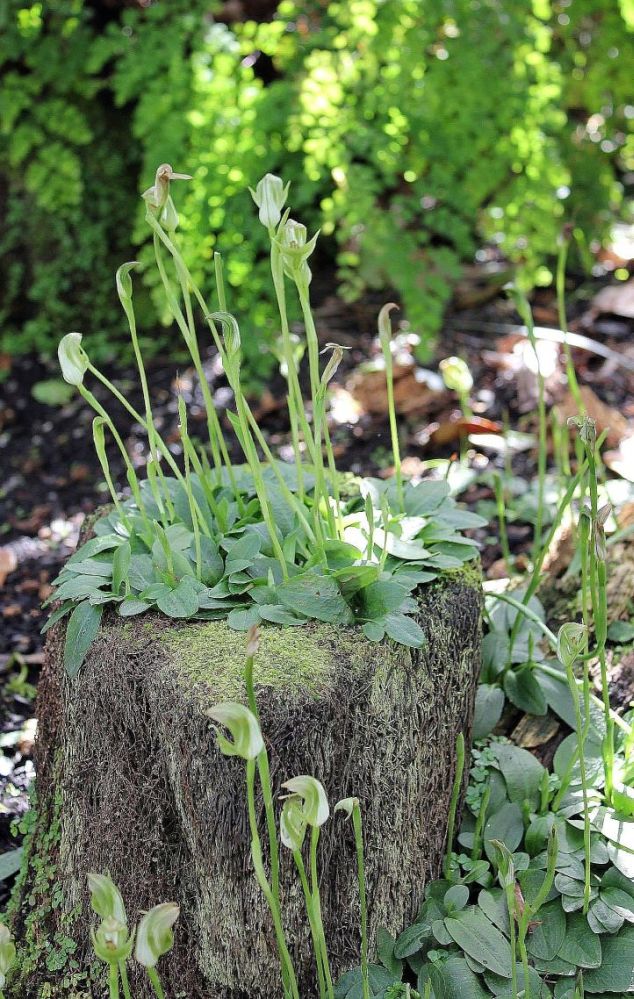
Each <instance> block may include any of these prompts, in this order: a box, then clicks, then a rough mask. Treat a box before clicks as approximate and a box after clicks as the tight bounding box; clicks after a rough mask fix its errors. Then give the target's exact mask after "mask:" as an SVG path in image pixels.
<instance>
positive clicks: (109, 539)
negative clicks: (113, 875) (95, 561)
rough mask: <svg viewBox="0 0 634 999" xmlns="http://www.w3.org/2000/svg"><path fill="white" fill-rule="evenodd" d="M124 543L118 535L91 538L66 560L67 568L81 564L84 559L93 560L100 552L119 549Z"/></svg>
mask: <svg viewBox="0 0 634 999" xmlns="http://www.w3.org/2000/svg"><path fill="white" fill-rule="evenodd" d="M122 542H123V538H122V537H120V535H118V534H102V535H101V536H100V537H98V538H91V539H90V541H87V542H86V544H85V545H81V547H80V548H78V549H77V551H76V552H74V553H73V554H72V555H71V557H70V558H69V559H67V560H66V568H68V567H69V566H74V565H75V563H76V562H81V561H82V560H83V559H86V558H92V557H93V555H99V553H100V552H105V551H108V550H109V549H111V548H118V547H119V545H120V544H122Z"/></svg>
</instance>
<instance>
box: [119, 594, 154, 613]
mask: <svg viewBox="0 0 634 999" xmlns="http://www.w3.org/2000/svg"><path fill="white" fill-rule="evenodd" d="M151 606H152V604H149V603H147V601H145V600H139V598H138V597H126V598H125V600H122V601H121V603H120V604H119V607H118V608H117V611H118V613H119V615H120V616H121V617H134V616H135V615H136V614H143V613H145V611H146V610H149V609H150V607H151Z"/></svg>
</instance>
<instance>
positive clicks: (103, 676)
mask: <svg viewBox="0 0 634 999" xmlns="http://www.w3.org/2000/svg"><path fill="white" fill-rule="evenodd" d="M419 603H420V616H419V620H420V623H421V624H422V626H423V628H424V630H425V632H426V634H427V637H428V641H427V644H426V646H425V648H424V649H423V650H422V651H420V652H413V651H410V650H408V649H405V648H404V647H403V646H397V645H394V644H393V643H389V642H383V643H381V644H379V645H376V644H372V643H370V642H368V641H366V640H365V639H364V637H363V635H362V633H361V632H360V631H359V630H357V629H339V630H337V629H335V628H333V627H331V626H328V625H321V624H312V625H306V626H305V627H300V628H277V627H274V626H269V627H266V628H264V629H263V636H262V642H261V646H260V652H259V654H258V657H257V660H256V669H255V681H256V685H257V694H258V701H259V705H260V711H261V716H262V730H263V733H264V736H265V739H266V742H267V747H268V751H269V755H270V759H271V770H272V780H273V787H274V793H275V794H276V795H277V794H278V793H279V791H280V785H281V782H282V781H283V780H285V779H288V778H289V777H292V776H295V775H297V774H312V775H314V776H316V777H318V778H319V779H320V780H321V781H322V783H323V784H324V786H325V788H326V790H327V793H328V796H329V799H330V802H331V805H334V803H335V802H336V801H337V800H339V799H340V798H344V797H347V796H350V795H356V796H357V797H358V798H359V799H360V801H361V807H362V810H363V821H364V836H365V853H366V866H367V885H368V901H369V925H370V939H371V940H373V939H374V937H375V933H376V929H377V927H378V926H381V925H382V926H385V927H387V928H388V929H389V930H391V931H392V932H394V933H398V932H399V931H400V930H401V929H402V928H403V926H404V925H406V924H407V923H408V921H410V920H411V919H412V918H413V917H414V916H415V915H416V912H417V909H418V907H419V905H420V903H421V900H422V895H423V888H424V885H425V882H426V880H428V879H429V878H430V877H434V876H436V875H437V874H438V872H439V868H440V865H441V861H442V856H443V850H444V846H445V836H446V825H447V815H448V810H449V801H450V795H451V789H452V782H453V779H454V771H455V745H456V737H457V735H458V733H459V732H464V733H465V737H466V738H467V742H468V739H469V736H470V727H471V717H472V709H473V701H474V694H475V686H476V680H477V674H478V669H479V663H480V612H481V588H480V582H479V576H478V573H477V570H475V569H474V568H473V567H470V568H469V567H467V568H465V569H463V570H461V571H459V572H456V573H447V574H446V575H445V576H444V577H443V578H442V579H441V580H440V581H439V582H437V583H435V584H433V585H430V586H427V587H425V588H424V589H423V590H422V591H421V593H420V595H419ZM62 641H63V625H59V626H56V627H55V628H54V629H52V631H51V634H50V638H49V642H48V647H47V648H48V657H47V665H46V668H45V670H44V676H43V679H42V683H41V687H40V694H39V711H38V715H39V719H40V730H39V735H38V741H37V758H36V763H37V771H38V775H37V784H36V788H37V805H36V811H35V816H36V817H35V821H34V827H33V829H32V832H31V834H30V836H29V838H28V842H27V850H26V857H25V864H24V869H23V872H22V875H21V878H20V880H19V883H18V892H17V897H16V900H15V908H16V911H17V907H18V906H19V907H20V909H19V911H17V914H16V915H15V917H14V921H15V928H16V931H17V935H18V938H19V947H20V972H19V975H18V979H17V980H16V981H15V982H14V984H13V986H12V987H10V988H9V990H8V992H7V996H8V997H12V999H23V997H29V999H30V997H34V999H35V997H40V996H49V995H50V996H64V995H68V996H75V997H80V996H88V995H89V996H92V997H95V996H101V995H103V994H104V987H103V981H104V973H103V967H95V966H94V965H93V966H92V967H91V962H93V957H92V951H91V946H90V940H89V935H88V931H89V928H90V926H91V925H92V924H94V922H95V921H96V917H94V916H93V914H92V913H91V911H90V909H89V905H88V897H87V891H86V875H87V873H88V872H89V871H98V872H105V871H108V872H109V873H110V875H111V876H112V878H113V879H114V881H115V882H116V883H117V884H118V885H119V887H120V889H121V892H122V894H123V897H124V900H125V902H126V905H127V909H128V918H129V920H130V923H133V922H134V921H135V920H136V919H137V918H138V913H139V910H142V909H146V908H149V907H151V906H152V905H154V904H156V903H158V902H162V901H176V902H178V903H179V904H180V906H181V917H180V919H179V922H178V923H177V926H176V945H175V948H174V950H173V952H172V954H171V955H169V956H168V957H165V958H163V959H162V960H161V962H160V964H159V969H160V971H161V974H162V977H163V981H164V984H165V987H166V994H167V996H168V997H169V999H176V997H178V996H186V997H187V999H203V996H204V997H210V996H212V997H217V999H247V997H248V999H271V997H274V996H280V995H281V987H280V979H279V966H278V961H277V956H276V950H275V942H274V937H273V933H272V928H271V921H270V919H269V915H268V911H267V909H266V907H265V904H264V902H263V899H262V897H261V895H260V892H259V889H258V887H257V885H256V883H255V879H254V876H253V872H252V867H251V862H250V857H249V835H248V823H247V815H246V804H245V779H244V764H243V762H242V761H241V760H237V759H228V758H225V757H223V756H222V755H221V754H220V752H219V751H218V749H217V748H216V745H215V738H214V735H213V732H212V729H211V726H210V722H209V720H208V718H207V717H206V715H205V714H204V710H205V708H207V707H209V706H211V705H212V704H214V703H217V702H218V701H222V700H243V699H244V683H243V676H242V669H243V660H244V645H245V641H244V636H243V635H240V634H237V633H236V632H234V631H231V630H230V629H229V628H228V627H227V626H226V624H225V623H224V622H210V623H201V624H191V623H190V624H174V622H169V621H167V620H165V619H163V618H159V617H156V616H155V617H151V618H148V617H146V618H143V619H135V620H133V621H131V620H128V621H122V620H121V619H120V618H117V617H115V616H114V615H111V616H109V617H108V618H107V619H106V622H105V624H104V626H103V627H102V630H101V632H100V634H99V636H98V638H97V641H96V643H95V644H94V646H93V648H92V650H91V652H90V654H89V656H88V658H87V660H86V662H85V664H84V666H83V667H82V669H81V670H80V672H79V675H78V676H77V677H76V678H75V679H74V680H69V679H68V678H67V677H66V676H65V675H64V672H63V666H62V664H61V647H62ZM260 811H262V810H261V809H260ZM261 818H262V815H261ZM261 829H262V832H263V842H265V841H266V834H265V829H264V823H263V822H262V824H261ZM282 849H283V848H282ZM283 853H284V854H287V851H285V850H283ZM319 859H320V871H321V892H322V905H323V910H324V923H325V928H326V937H327V940H328V943H329V949H330V955H331V960H332V965H333V971H334V973H335V974H336V975H339V974H340V973H341V972H343V971H345V970H347V969H349V968H350V967H352V966H355V965H356V964H358V963H359V953H360V945H359V901H358V890H357V883H356V863H355V853H354V842H353V838H352V830H351V824H350V823H347V822H345V820H344V818H343V817H342V816H341V815H339V814H338V815H336V816H333V817H331V819H330V820H329V822H328V823H327V825H326V826H325V827H324V828H323V830H322V837H321V840H320V853H319ZM282 893H283V909H284V914H285V920H286V925H287V931H288V938H289V941H290V947H291V951H292V953H293V956H294V958H295V962H296V967H297V969H298V977H299V979H300V992H301V995H302V997H308V996H311V995H314V994H315V990H314V984H313V983H314V968H313V964H312V958H311V947H310V939H309V933H308V926H307V921H306V918H305V913H304V909H303V903H302V898H301V892H300V889H299V885H298V882H297V878H296V876H295V874H294V870H293V865H292V860H291V858H290V856H288V855H286V856H283V864H282ZM132 979H133V994H134V995H135V996H136V997H138V999H140V997H144V999H145V997H149V996H150V995H151V993H150V991H149V989H148V987H147V984H146V980H145V979H144V978H143V977H142V976H141V975H137V973H136V971H134V970H133V971H132ZM45 983H50V987H48V991H47V985H46V984H45ZM64 983H66V984H64ZM42 988H43V989H44V990H43V991H40V990H42Z"/></svg>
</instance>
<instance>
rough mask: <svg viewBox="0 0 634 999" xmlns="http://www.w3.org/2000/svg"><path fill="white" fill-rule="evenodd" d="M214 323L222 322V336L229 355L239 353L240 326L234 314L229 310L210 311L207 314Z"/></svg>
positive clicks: (233, 355)
mask: <svg viewBox="0 0 634 999" xmlns="http://www.w3.org/2000/svg"><path fill="white" fill-rule="evenodd" d="M209 318H210V319H212V320H213V321H214V322H216V323H222V328H223V333H222V335H223V338H224V341H225V347H226V350H227V354H228V355H229V357H235V356H236V355H237V354H239V353H240V344H241V338H240V327H239V326H238V321H237V319H236V317H235V316H232V315H231V313H230V312H212V313H211V315H210V316H209Z"/></svg>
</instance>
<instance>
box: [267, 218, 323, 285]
mask: <svg viewBox="0 0 634 999" xmlns="http://www.w3.org/2000/svg"><path fill="white" fill-rule="evenodd" d="M318 236H319V231H317V232H316V233H315V235H314V236H313V237H312V239H309V240H308V241H307V240H306V237H307V231H306V226H305V225H302V223H301V222H296V221H295V219H287V220H286V222H283V223H282V225H281V226H280V228H279V231H278V238H277V244H278V246H279V249H280V253H281V255H282V264H283V265H284V271H285V273H286V275H287V277H289V278H291V279H292V280H298V279H302V280H303V281H305V282H306V284H310V280H311V277H312V275H311V272H310V267H309V266H308V263H307V259H308V257H310V255H311V253H312V252H313V250H314V249H315V244H316V243H317V238H318Z"/></svg>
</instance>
